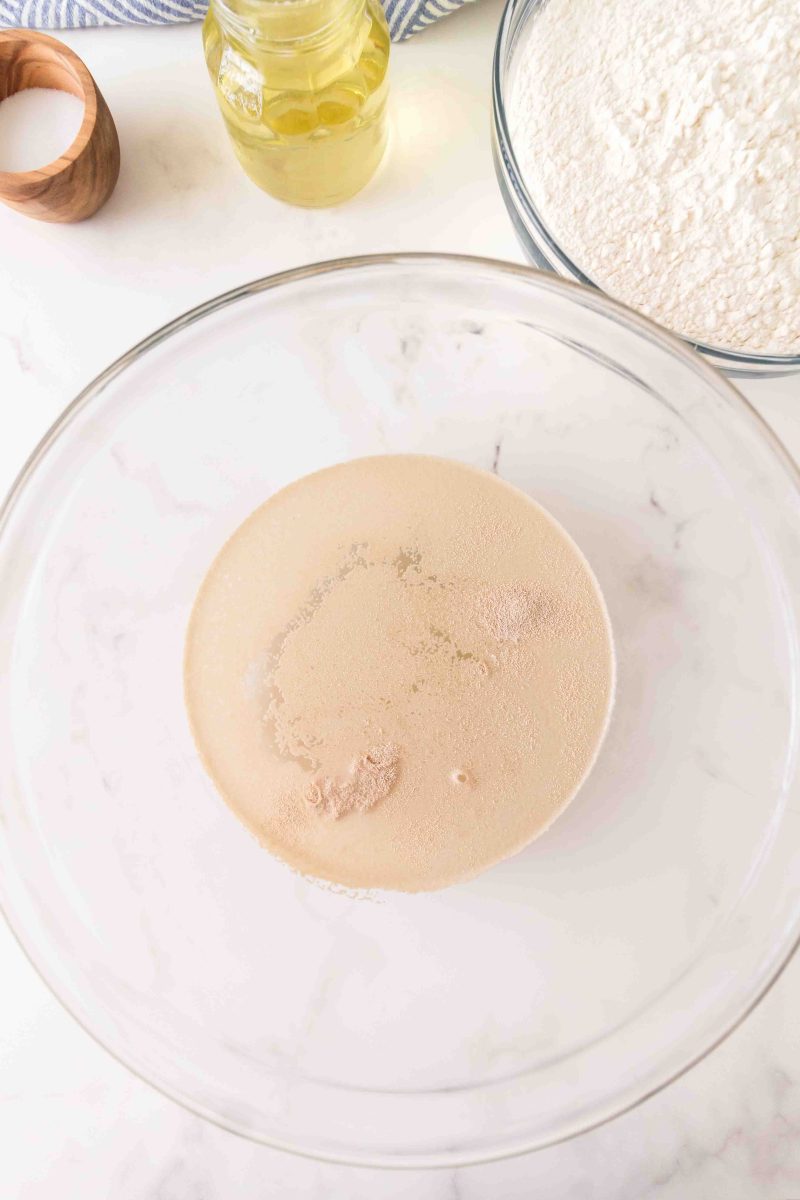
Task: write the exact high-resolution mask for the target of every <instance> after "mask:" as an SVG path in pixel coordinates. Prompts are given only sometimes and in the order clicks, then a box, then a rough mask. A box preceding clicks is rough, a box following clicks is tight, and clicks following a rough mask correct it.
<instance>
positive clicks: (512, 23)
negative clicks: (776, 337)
mask: <svg viewBox="0 0 800 1200" xmlns="http://www.w3.org/2000/svg"><path fill="white" fill-rule="evenodd" d="M546 2H547V0H506V3H505V7H504V9H503V15H502V17H501V18H500V25H499V28H498V31H497V38H496V40H495V49H494V58H493V61H492V123H493V128H494V136H495V139H496V142H497V144H498V145H499V147H500V155H501V159H502V163H503V167H504V168H505V170H506V172H507V173H508V176H509V181H510V184H511V187H510V189H509V199H510V201H511V203H513V204H514V206H515V208H516V211H517V213H518V215H519V216H520V217H521V218H522V219H523V221H524V223H525V225H526V227H527V231H528V233H529V235H530V237H531V238H532V239H533V240H534V241H535V242H537V243H538V245H539V247H542V246H544V247H546V248H547V250H548V251H549V253H550V254H551V255H552V256H553V258H554V259H555V260H556V262H557V263H558V266H559V268H560V270H562V271H564V272H565V274H564V275H563V276H562V278H566V279H569V280H572V281H573V282H577V283H581V284H583V285H584V286H585V287H590V288H592V289H593V290H594V291H598V292H600V293H601V294H602V295H604V296H607V295H608V293H607V292H606V291H605V290H604V289H603V288H601V287H600V286H599V285H598V284H596V283H595V282H594V280H592V279H591V278H590V277H589V276H588V275H587V274H586V273H585V272H584V271H582V270H581V269H580V267H578V266H576V264H575V263H574V262H573V261H572V259H571V258H570V257H569V255H568V254H567V253H566V251H565V250H564V249H563V248H562V247H561V246H560V245H559V243H558V242H557V241H556V239H555V238H554V237H553V234H552V233H551V232H550V230H549V229H548V227H547V225H546V223H545V221H544V220H543V218H542V216H541V215H540V213H539V210H538V209H537V207H536V204H535V203H534V200H533V197H532V196H531V194H530V192H529V190H528V187H527V185H526V183H525V179H524V176H523V173H522V170H521V169H520V166H519V162H518V161H517V156H516V154H515V152H514V146H513V142H512V138H511V132H510V129H509V126H508V117H507V110H506V94H505V91H506V80H507V78H508V69H509V66H510V63H511V55H512V53H513V50H514V43H515V38H516V35H517V32H518V29H519V26H520V24H521V22H522V21H523V20H524V19H525V17H526V16H527V14H528V12H529V11H530V10H535V9H537V8H541V7H542V6H543V5H544V4H545V3H546ZM550 269H551V270H552V271H554V273H558V272H557V271H556V269H555V268H554V267H551V268H550ZM609 299H611V297H609ZM674 336H675V337H678V338H679V340H681V341H682V342H684V343H685V344H686V345H688V346H691V347H692V349H694V350H697V351H698V352H699V353H700V354H702V355H704V356H705V357H707V358H708V359H709V361H711V362H713V363H715V364H716V365H717V366H719V367H720V368H721V369H722V370H727V371H731V372H736V373H739V374H741V375H749V376H751V377H752V376H753V375H754V374H755V372H757V371H758V370H763V371H765V372H768V373H770V374H772V373H777V374H780V373H786V374H790V373H794V372H795V371H800V354H751V353H747V352H745V351H742V350H729V349H726V347H725V346H716V345H712V344H711V343H710V342H698V341H693V340H692V339H691V338H683V337H681V335H680V334H674Z"/></svg>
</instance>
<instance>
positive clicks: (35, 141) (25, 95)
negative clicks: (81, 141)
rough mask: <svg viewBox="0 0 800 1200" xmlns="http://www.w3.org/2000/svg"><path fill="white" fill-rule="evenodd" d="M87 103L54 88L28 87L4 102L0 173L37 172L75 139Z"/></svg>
mask: <svg viewBox="0 0 800 1200" xmlns="http://www.w3.org/2000/svg"><path fill="white" fill-rule="evenodd" d="M83 110H84V106H83V101H81V100H79V99H78V98H77V96H71V95H69V93H68V92H59V91H57V90H55V89H54V88H28V89H26V91H24V92H16V93H15V94H14V95H13V96H9V97H8V99H7V100H3V101H2V103H0V171H35V170H37V169H38V168H39V167H46V166H47V165H48V163H51V162H53V161H54V160H55V159H56V158H59V157H60V156H61V155H62V154H63V153H64V151H65V150H66V149H68V147H69V146H70V145H71V144H72V142H73V141H74V140H75V137H76V135H77V133H78V130H79V129H80V127H81V121H82V120H83Z"/></svg>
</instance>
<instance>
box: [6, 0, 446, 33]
mask: <svg viewBox="0 0 800 1200" xmlns="http://www.w3.org/2000/svg"><path fill="white" fill-rule="evenodd" d="M207 2H208V0H0V26H11V27H12V28H15V27H17V26H25V27H27V28H28V29H82V28H85V27H89V26H95V25H173V24H175V23H176V22H178V21H198V20H201V19H202V18H203V17H204V16H205V11H206V5H207ZM465 2H466V0H383V7H384V8H385V10H386V17H387V19H388V21H389V29H390V30H391V34H392V40H393V41H395V42H402V41H403V40H404V39H405V38H408V37H412V36H413V34H415V33H420V32H421V31H422V30H423V29H426V28H427V26H428V25H433V23H434V22H435V21H438V20H439V19H440V18H441V17H446V16H447V15H448V13H451V12H455V10H456V9H457V8H461V5H462V4H464V3H465Z"/></svg>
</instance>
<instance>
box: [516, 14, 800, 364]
mask: <svg viewBox="0 0 800 1200" xmlns="http://www.w3.org/2000/svg"><path fill="white" fill-rule="evenodd" d="M797 44H800V9H798V7H797V4H796V2H795V0H770V3H768V4H763V3H754V2H753V0H735V2H734V3H732V4H730V5H728V6H726V12H725V20H724V21H720V19H719V5H718V3H715V2H714V0H677V2H676V3H675V4H670V5H664V4H659V3H657V2H654V0H615V2H614V3H609V0H509V3H508V5H507V7H506V10H505V13H504V16H503V20H502V22H501V26H500V32H499V35H498V40H497V46H496V52H495V63H494V77H493V92H494V152H495V164H496V169H497V175H498V179H499V182H500V187H501V191H502V193H503V198H504V200H505V203H506V207H507V208H508V211H509V214H510V216H511V219H512V222H513V224H514V228H515V230H516V233H517V236H518V238H519V240H520V242H521V244H522V246H523V248H524V250H525V252H526V254H527V256H528V257H529V258H530V259H531V261H532V262H534V263H535V264H536V265H537V266H540V267H544V268H546V269H549V270H551V271H555V272H556V273H557V274H559V275H562V276H564V277H566V278H568V279H572V280H576V281H578V282H580V283H583V284H588V285H591V286H594V287H597V288H599V289H601V290H602V291H605V292H607V293H608V294H609V295H611V296H613V297H614V298H615V299H617V300H620V301H622V302H623V303H625V304H628V305H630V307H632V308H635V309H637V310H638V311H640V312H643V313H645V315H647V316H649V317H650V318H651V319H653V320H655V321H657V322H658V323H659V324H661V325H664V326H665V327H666V328H668V329H671V330H672V331H673V332H675V333H677V334H679V335H680V336H681V337H683V338H685V339H686V340H687V341H688V342H690V343H691V344H692V345H694V346H695V347H696V348H697V349H698V350H699V351H700V352H701V353H702V354H704V355H705V356H706V358H708V359H709V360H710V361H712V362H713V363H715V365H717V366H718V367H720V368H722V369H723V370H725V371H727V372H729V373H732V374H763V375H767V374H773V373H776V374H778V373H789V372H793V371H797V370H800V192H798V189H797V183H796V181H797V176H798V171H800V89H799V88H798V87H797V85H796V71H797V68H796V63H795V62H794V60H793V57H792V55H791V54H789V53H787V50H786V47H787V46H788V45H797Z"/></svg>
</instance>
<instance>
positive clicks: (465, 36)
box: [0, 0, 800, 1200]
mask: <svg viewBox="0 0 800 1200" xmlns="http://www.w3.org/2000/svg"><path fill="white" fill-rule="evenodd" d="M499 13H500V5H499V3H498V0H481V2H480V4H477V5H475V6H474V7H468V8H467V9H464V10H462V12H460V13H459V14H458V15H456V16H454V17H452V18H451V19H450V20H448V21H447V22H445V23H444V24H443V25H441V26H439V27H438V28H435V29H433V30H431V31H429V32H427V33H426V34H425V35H424V36H423V37H421V38H419V39H417V40H415V41H413V42H411V43H410V44H407V45H405V46H402V47H399V48H398V49H397V50H396V53H395V61H394V129H393V143H392V147H391V152H390V155H389V158H388V160H387V161H386V163H385V164H384V166H383V167H382V168H381V171H380V174H379V176H378V178H377V179H376V180H375V181H374V182H373V183H372V185H371V186H370V187H369V188H368V189H367V190H366V191H365V192H364V193H363V194H362V195H361V196H359V197H357V198H356V199H355V200H354V201H352V202H351V203H350V204H348V205H346V206H344V207H342V208H340V209H337V210H333V211H327V212H306V211H303V210H293V209H288V208H285V207H282V206H281V205H278V204H276V203H274V202H273V201H271V200H269V199H268V198H266V197H264V196H262V195H261V193H259V192H258V191H257V190H256V189H255V188H254V187H253V186H252V185H251V184H250V183H249V182H248V181H247V179H246V178H245V177H244V175H243V174H242V173H241V172H240V171H239V170H238V168H237V166H236V164H235V161H234V159H233V156H232V153H231V151H230V149H229V147H228V145H227V143H226V139H225V134H224V131H223V129H222V125H221V122H220V121H219V118H218V116H217V113H216V110H215V104H214V99H213V96H212V93H211V90H210V88H209V86H208V83H207V80H206V77H205V73H204V68H203V63H202V56H201V51H200V44H199V30H198V28H197V27H185V28H178V29H157V30H96V31H86V32H81V33H75V34H72V35H68V36H65V39H64V40H65V41H68V42H69V44H70V45H72V46H74V47H75V49H76V50H77V51H78V53H80V54H81V55H82V57H84V59H85V60H86V62H87V63H88V65H89V68H90V70H92V72H93V73H94V75H95V77H96V79H97V81H98V83H99V85H100V87H101V89H102V91H103V92H104V94H105V96H106V99H107V100H108V102H109V104H110V106H111V109H112V111H113V113H114V116H115V118H116V121H117V125H118V128H119V133H120V138H121V143H122V153H123V166H122V174H121V177H120V182H119V186H118V189H117V191H116V193H115V195H114V197H113V198H112V200H111V202H110V203H109V204H108V206H107V208H106V209H105V210H104V211H103V212H102V213H101V214H100V215H99V216H98V217H97V218H95V219H94V220H93V221H91V222H88V223H87V224H85V225H81V226H76V227H57V226H46V225H39V224H36V223H34V222H29V221H27V220H25V219H24V218H22V217H20V216H18V215H16V214H14V213H11V212H10V211H8V210H5V209H0V246H2V253H1V254H0V284H1V286H0V420H2V430H3V433H2V437H0V486H2V487H3V488H5V487H6V486H7V485H8V484H9V483H10V481H11V479H12V477H13V475H14V474H15V472H16V471H17V470H18V468H19V467H20V465H21V464H22V462H23V460H24V458H25V457H26V455H27V454H28V453H29V451H30V450H31V449H32V447H33V445H34V443H35V442H36V440H37V439H38V438H39V437H40V435H41V434H42V433H43V432H44V431H45V429H46V428H47V427H48V426H49V424H50V423H51V421H52V420H53V419H54V418H55V417H56V415H57V414H58V412H59V411H60V410H61V409H62V408H63V406H64V405H65V404H66V403H67V402H68V401H69V400H70V399H71V398H72V396H73V395H74V394H75V393H76V392H77V391H78V390H79V388H80V387H82V386H83V385H84V384H85V383H86V382H88V381H89V380H90V379H91V378H92V377H93V376H94V375H95V374H96V373H97V372H98V371H99V370H100V369H101V368H102V367H104V366H105V365H106V364H107V363H108V362H109V361H110V360H111V359H113V358H114V357H116V355H118V354H119V353H121V352H122V351H124V350H126V349H127V348H128V347H129V346H130V345H131V344H132V343H134V342H135V341H137V340H138V339H139V338H141V337H143V336H144V335H146V334H147V333H149V332H150V331H151V330H153V329H154V328H155V327H157V326H159V325H161V324H162V323H163V322H164V321H166V320H168V319H170V318H172V317H174V316H176V315H177V314H179V313H181V312H182V311H184V310H185V309H187V308H189V307H191V306H192V305H194V304H196V303H197V302H198V301H200V300H203V299H206V298H208V297H210V296H213V295H214V294H216V293H218V292H220V291H223V290H225V289H226V288H229V287H233V286H235V285H237V284H239V283H242V282H244V281H246V280H248V279H252V278H255V277H257V276H260V275H265V274H269V273H271V272H273V271H277V270H281V269H283V268H287V267H293V266H297V265H300V264H303V263H308V262H314V261H317V260H320V259H326V258H334V257H338V256H340V255H348V254H360V253H368V252H377V251H388V250H438V251H458V252H466V253H473V254H483V255H490V256H495V257H499V258H507V259H513V260H520V258H521V255H520V251H519V249H518V247H517V243H516V241H515V239H514V237H513V234H512V231H511V227H510V224H509V221H508V219H507V217H506V215H505V211H504V209H503V205H502V202H501V200H500V196H499V192H498V190H497V186H496V184H495V180H494V174H493V170H492V163H491V154H490V149H489V120H490V117H489V73H490V61H491V52H492V44H493V38H494V30H495V27H496V24H497V21H498V18H499ZM454 197H457V202H454ZM743 390H744V391H745V392H746V394H747V395H748V396H749V398H750V399H751V400H752V401H753V402H754V403H755V404H756V406H757V408H758V409H759V411H760V412H761V413H762V415H763V416H764V417H765V418H766V419H767V421H769V422H770V424H771V425H772V426H773V427H774V428H775V430H776V431H777V432H778V434H779V435H780V436H781V437H782V438H783V439H784V440H785V442H786V443H787V445H788V446H789V448H790V450H792V451H793V453H794V454H795V455H797V456H800V377H798V378H796V379H794V380H792V379H788V380H773V381H765V382H753V383H748V384H747V385H746V386H745V387H744V389H743ZM0 979H2V981H3V983H2V991H1V992H0V995H1V996H2V999H0V1014H2V1020H0V1062H2V1070H1V1071H0V1130H2V1132H1V1133H0V1196H2V1197H3V1200H6V1198H8V1200H17V1198H19V1200H106V1198H107V1197H114V1200H229V1198H230V1197H234V1196H235V1197H237V1198H239V1200H266V1198H268V1197H270V1198H272V1197H275V1198H280V1200H288V1198H289V1197H304V1198H305V1197H308V1198H312V1197H320V1198H321V1197H332V1196H337V1197H348V1198H349V1200H359V1198H361V1197H364V1198H365V1200H366V1198H367V1197H369V1198H370V1200H377V1198H386V1200H389V1198H394V1197H401V1196H402V1197H408V1196H413V1197H418V1198H419V1200H454V1198H456V1197H460V1198H462V1200H483V1198H485V1197H501V1198H503V1200H516V1198H520V1200H522V1198H525V1200H528V1198H531V1200H533V1197H545V1198H546V1200H578V1198H580V1200H645V1198H648V1200H656V1198H658V1200H717V1198H719V1200H723V1198H724V1200H793V1198H794V1200H800V1033H799V1032H798V1022H797V1016H796V1014H797V1012H798V1011H800V963H799V962H796V961H795V962H794V963H792V964H790V965H789V967H788V969H787V970H786V971H785V973H784V975H783V977H782V978H781V979H780V980H779V981H778V983H777V984H776V985H775V987H774V988H773V990H772V992H771V993H770V995H769V996H768V997H767V998H766V999H765V1000H764V1002H763V1003H762V1004H761V1006H760V1007H759V1009H758V1010H757V1011H756V1012H755V1013H754V1014H753V1015H752V1016H751V1017H750V1018H749V1019H748V1020H747V1022H746V1023H745V1025H744V1026H743V1027H742V1028H741V1029H740V1030H738V1031H737V1032H736V1033H735V1034H734V1035H733V1036H732V1037H731V1038H729V1039H728V1041H727V1042H725V1043H724V1044H723V1045H722V1046H721V1047H720V1048H719V1049H718V1050H717V1051H715V1052H714V1053H713V1054H712V1055H711V1056H710V1057H709V1058H708V1059H706V1060H705V1061H704V1062H702V1063H701V1064H700V1065H699V1066H697V1067H696V1068H695V1069H694V1070H693V1071H691V1072H690V1073H689V1074H688V1075H687V1076H685V1077H684V1078H683V1079H681V1080H679V1081H678V1082H677V1083H675V1084H673V1085H672V1086H671V1087H670V1088H668V1089H667V1090H666V1091H665V1092H662V1093H661V1094H660V1095H658V1096H657V1097H655V1098H654V1099H652V1100H650V1101H649V1102H647V1103H646V1104H644V1105H642V1106H640V1107H639V1108H638V1109H637V1110H635V1111H634V1112H632V1113H629V1114H628V1115H626V1116H624V1117H621V1118H619V1119H618V1120H616V1121H614V1122H612V1123H611V1124H609V1125H607V1126H605V1127H603V1128H601V1129H599V1130H596V1131H594V1132H593V1133H590V1134H587V1135H585V1136H583V1137H581V1138H578V1139H576V1140H573V1141H571V1142H568V1143H566V1144H563V1145H561V1146H557V1147H554V1148H552V1149H550V1150H547V1151H542V1152H540V1153H538V1154H535V1155H530V1156H528V1157H525V1158H520V1159H516V1160H513V1161H509V1162H505V1163H499V1164H494V1165H490V1166H483V1167H474V1168H465V1169H462V1170H458V1171H445V1172H428V1173H426V1172H409V1173H405V1172H397V1173H381V1172H376V1171H368V1170H362V1169H358V1170H356V1169H349V1168H344V1167H337V1166H330V1165H326V1164H318V1163H313V1162H309V1161H305V1160H302V1159H299V1158H293V1157H290V1156H288V1155H285V1154H280V1153H277V1152H274V1151H270V1150H266V1149H264V1148H262V1147H259V1146H255V1145H251V1144H249V1143H247V1142H244V1141H242V1140H239V1139H237V1138H236V1137H234V1136H232V1135H230V1134H227V1133H225V1132H222V1131H221V1130H218V1129H216V1128H214V1127H213V1126H211V1125H209V1124H206V1123H205V1122H203V1121H201V1120H200V1119H198V1118H196V1117H193V1116H191V1115H189V1114H188V1113H186V1112H184V1111H183V1110H182V1109H180V1108H179V1107H177V1106H176V1105H175V1104H173V1103H172V1102H170V1101H169V1100H166V1099H164V1098H163V1097H161V1096H160V1095H159V1094H157V1093H156V1092H155V1091H153V1090H152V1089H151V1088H149V1087H148V1086H147V1085H145V1084H144V1083H141V1082H140V1081H139V1080H137V1079H135V1078H134V1077H133V1076H132V1075H130V1074H129V1073H128V1072H127V1071H126V1070H125V1069H124V1068H123V1067H121V1066H119V1065H118V1064H117V1063H116V1062H114V1061H113V1060H112V1059H111V1058H110V1057H109V1056H108V1055H106V1053H105V1052H104V1051H102V1050H101V1049H99V1048H98V1047H97V1046H96V1045H95V1044H94V1043H93V1042H92V1041H91V1040H90V1038H89V1037H88V1036H87V1035H86V1034H84V1033H83V1032H82V1031H81V1030H80V1029H79V1028H78V1026H77V1025H76V1024H75V1023H74V1022H73V1021H72V1019H71V1018H70V1017H69V1016H67V1015H66V1013H64V1012H63V1011H62V1009H61V1008H60V1006H59V1004H58V1003H57V1001H56V1000H55V999H53V997H52V996H51V995H50V994H49V992H48V991H47V989H46V988H45V986H44V984H43V983H41V981H40V980H39V979H38V977H37V976H36V974H35V973H34V971H33V970H32V968H31V967H30V966H29V965H28V963H27V961H26V959H25V958H24V956H23V955H22V953H21V951H20V950H19V948H18V947H17V945H16V943H15V941H14V939H13V937H12V936H11V934H10V933H9V932H8V930H7V929H6V928H5V926H0Z"/></svg>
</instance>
